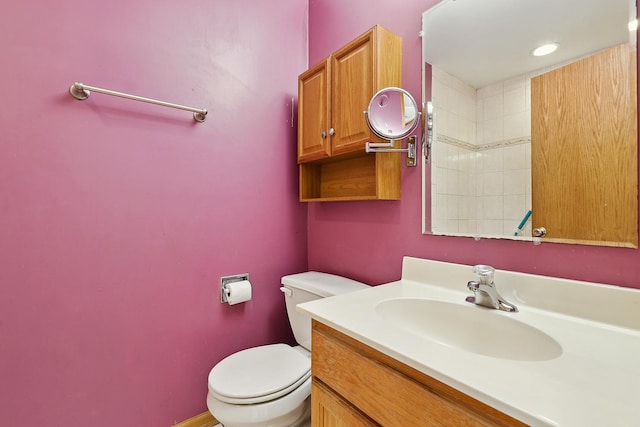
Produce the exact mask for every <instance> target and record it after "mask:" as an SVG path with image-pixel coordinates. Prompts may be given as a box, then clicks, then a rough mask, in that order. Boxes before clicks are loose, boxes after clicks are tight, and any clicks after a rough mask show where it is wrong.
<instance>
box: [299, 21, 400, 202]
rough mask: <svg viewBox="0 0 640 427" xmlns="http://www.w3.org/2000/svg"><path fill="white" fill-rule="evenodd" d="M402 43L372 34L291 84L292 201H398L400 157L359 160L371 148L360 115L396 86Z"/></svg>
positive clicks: (389, 36) (391, 36)
mask: <svg viewBox="0 0 640 427" xmlns="http://www.w3.org/2000/svg"><path fill="white" fill-rule="evenodd" d="M401 82H402V39H401V38H400V37H399V36H397V35H395V34H393V33H391V32H390V31H388V30H386V29H384V28H382V27H380V26H375V27H373V28H372V29H371V30H369V31H367V32H366V33H364V34H363V35H361V36H359V37H358V38H356V39H355V40H353V41H352V42H350V43H349V44H347V45H346V46H344V47H343V48H341V49H340V50H338V51H337V52H335V53H333V54H332V55H331V56H329V57H328V58H326V59H325V60H323V61H322V62H320V63H318V64H316V65H314V66H313V67H311V68H310V69H309V70H307V71H306V72H304V73H302V74H301V75H300V76H299V78H298V118H299V126H298V163H299V164H300V200H301V201H335V200H372V199H391V200H397V199H399V198H400V172H401V170H400V154H399V153H375V154H374V153H371V154H368V153H365V151H364V148H365V143H366V142H373V141H379V139H378V138H375V136H374V135H373V133H372V132H371V131H370V130H369V127H368V126H367V124H366V121H365V116H364V111H365V110H366V109H367V107H368V105H369V101H370V100H371V97H372V96H373V95H374V94H375V93H376V92H377V91H379V90H380V89H383V88H385V87H389V86H396V87H399V86H401Z"/></svg>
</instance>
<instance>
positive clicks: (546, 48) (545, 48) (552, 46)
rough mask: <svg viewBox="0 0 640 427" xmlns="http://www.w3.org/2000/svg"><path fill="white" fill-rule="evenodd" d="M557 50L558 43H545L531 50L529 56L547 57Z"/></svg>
mask: <svg viewBox="0 0 640 427" xmlns="http://www.w3.org/2000/svg"><path fill="white" fill-rule="evenodd" d="M557 48H558V43H547V44H543V45H542V46H538V47H537V48H535V49H533V50H532V51H531V54H532V55H533V56H545V55H549V54H550V53H552V52H555V51H556V49H557Z"/></svg>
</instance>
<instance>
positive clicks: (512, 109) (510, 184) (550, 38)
mask: <svg viewBox="0 0 640 427" xmlns="http://www.w3.org/2000/svg"><path fill="white" fill-rule="evenodd" d="M635 18H636V7H635V1H634V0H608V1H601V0H562V1H557V0H537V1H535V2H534V1H530V2H523V1H513V0H484V1H482V2H479V1H476V0H443V1H441V2H440V3H438V4H436V5H435V6H434V7H432V8H431V9H429V10H427V11H426V12H424V13H423V16H422V44H423V63H424V66H425V72H424V73H423V78H424V79H425V81H424V82H423V88H424V91H423V92H424V97H425V98H424V101H425V102H426V101H432V102H433V108H434V118H433V142H432V152H431V153H430V156H431V167H430V174H428V173H425V176H424V179H423V191H424V192H425V194H424V195H425V197H423V199H424V200H425V203H424V206H423V232H425V233H432V234H439V235H454V236H470V237H475V238H480V237H483V238H484V237H488V238H508V239H520V240H531V239H535V240H534V241H537V239H538V238H541V239H542V241H551V242H558V243H577V244H589V245H603V246H624V247H637V246H638V182H637V181H638V172H637V161H638V154H637V140H638V136H637V124H638V119H637V83H636V81H637V78H636V74H637V65H636V57H637V54H636V30H635V29H636V27H637V20H635ZM634 22H635V26H634ZM545 44H546V45H548V46H547V47H548V48H549V50H551V51H553V52H552V53H550V54H547V55H543V56H537V53H536V54H534V49H536V48H537V47H539V46H542V45H545ZM425 171H429V168H425ZM534 236H535V237H534Z"/></svg>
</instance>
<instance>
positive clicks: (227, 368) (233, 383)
mask: <svg viewBox="0 0 640 427" xmlns="http://www.w3.org/2000/svg"><path fill="white" fill-rule="evenodd" d="M310 358H311V353H309V351H307V350H305V349H304V348H302V347H300V346H296V347H291V346H289V345H287V344H271V345H265V346H260V347H254V348H249V349H247V350H242V351H240V352H238V353H234V354H232V355H231V356H228V357H227V358H225V359H223V360H222V361H221V362H220V363H218V364H217V365H216V366H215V367H214V368H213V369H212V370H211V372H210V373H209V381H208V383H209V394H208V395H207V407H208V408H209V411H211V413H212V414H215V416H216V418H217V419H218V420H219V421H220V422H222V423H223V425H224V426H225V427H251V426H272V427H288V426H297V425H300V424H301V423H302V422H304V420H306V419H307V418H308V416H309V407H310V402H309V395H310V393H311V369H310V368H311V362H310Z"/></svg>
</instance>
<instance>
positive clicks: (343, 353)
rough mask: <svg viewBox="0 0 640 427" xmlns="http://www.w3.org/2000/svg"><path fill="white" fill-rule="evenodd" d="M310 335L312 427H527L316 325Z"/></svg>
mask: <svg viewBox="0 0 640 427" xmlns="http://www.w3.org/2000/svg"><path fill="white" fill-rule="evenodd" d="M312 333H313V335H312V340H313V341H312V343H313V351H312V368H311V373H312V376H313V383H312V390H311V425H312V426H313V427H336V426H525V425H526V424H523V423H522V422H520V421H518V420H516V419H514V418H512V417H510V416H508V415H506V414H504V413H502V412H500V411H497V410H496V409H494V408H492V407H490V406H487V405H486V404H484V403H482V402H479V401H477V400H475V399H473V398H472V397H470V396H467V395H465V394H464V393H461V392H460V391H458V390H456V389H454V388H451V387H449V386H447V385H446V384H443V383H441V382H440V381H437V380H435V379H433V378H431V377H429V376H428V375H425V374H423V373H421V372H419V371H417V370H415V369H413V368H411V367H409V366H407V365H405V364H403V363H400V362H398V361H397V360H395V359H393V358H391V357H389V356H386V355H385V354H383V353H380V352H379V351H377V350H375V349H373V348H371V347H369V346H367V345H365V344H363V343H361V342H359V341H357V340H354V339H353V338H350V337H348V336H346V335H344V334H342V333H340V332H338V331H336V330H334V329H332V328H330V327H328V326H326V325H324V324H322V323H319V322H317V321H315V320H314V321H313V332H312Z"/></svg>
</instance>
